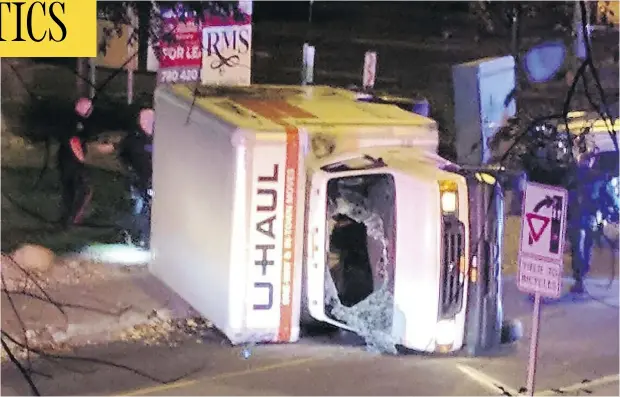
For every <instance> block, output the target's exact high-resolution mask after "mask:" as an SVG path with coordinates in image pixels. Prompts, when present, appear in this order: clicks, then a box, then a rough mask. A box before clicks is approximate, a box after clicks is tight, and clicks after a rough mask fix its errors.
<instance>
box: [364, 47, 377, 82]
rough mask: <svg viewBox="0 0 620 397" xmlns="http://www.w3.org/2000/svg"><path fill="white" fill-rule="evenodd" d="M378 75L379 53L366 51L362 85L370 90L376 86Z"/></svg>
mask: <svg viewBox="0 0 620 397" xmlns="http://www.w3.org/2000/svg"><path fill="white" fill-rule="evenodd" d="M376 77H377V53H376V52H375V51H366V54H364V73H363V75H362V87H364V90H370V89H372V88H373V87H374V86H375V79H376Z"/></svg>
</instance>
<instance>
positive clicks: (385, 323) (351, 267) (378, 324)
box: [325, 174, 397, 354]
mask: <svg viewBox="0 0 620 397" xmlns="http://www.w3.org/2000/svg"><path fill="white" fill-rule="evenodd" d="M327 195H328V197H327V200H328V203H327V204H328V210H327V222H328V225H327V226H328V227H327V230H328V234H329V235H328V242H329V247H328V250H327V251H328V254H327V263H328V267H327V270H326V274H325V313H326V315H327V316H329V317H331V318H332V319H334V320H336V321H340V322H342V323H344V324H346V325H347V326H348V327H349V328H351V329H353V330H354V331H355V332H356V333H357V334H358V335H359V336H361V337H362V338H364V340H365V341H366V344H367V345H368V348H369V349H370V350H373V351H377V352H382V353H391V354H396V346H395V345H396V343H397V342H396V341H395V340H394V338H393V337H392V317H393V311H394V308H393V306H394V303H393V280H394V266H393V258H391V257H390V255H391V253H392V252H393V251H394V250H393V248H392V247H393V244H394V242H395V238H396V236H395V228H394V222H395V212H394V210H395V204H396V203H395V188H394V180H393V178H392V177H391V176H390V175H387V174H367V175H362V176H355V177H342V178H334V179H331V180H330V181H329V183H328V186H327ZM392 256H393V254H392Z"/></svg>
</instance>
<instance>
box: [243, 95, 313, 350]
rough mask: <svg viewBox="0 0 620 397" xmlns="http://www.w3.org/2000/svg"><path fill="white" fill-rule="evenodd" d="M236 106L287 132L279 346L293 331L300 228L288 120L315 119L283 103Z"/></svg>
mask: <svg viewBox="0 0 620 397" xmlns="http://www.w3.org/2000/svg"><path fill="white" fill-rule="evenodd" d="M236 102H237V103H238V104H240V105H241V106H243V107H245V108H247V109H248V110H251V111H252V112H254V113H256V114H258V115H260V116H262V117H265V118H266V119H269V120H271V121H273V122H275V123H277V124H279V125H281V126H283V127H284V128H285V131H286V163H285V167H286V172H285V176H284V216H283V226H284V227H283V228H282V230H283V235H282V275H281V279H280V326H279V329H278V342H288V341H290V339H291V329H292V327H293V324H292V322H293V297H294V292H295V291H294V289H293V286H294V281H295V260H296V258H295V246H296V244H295V243H296V238H297V236H296V233H295V232H296V227H297V226H296V224H297V188H298V175H299V130H298V129H297V127H295V126H294V125H292V124H289V123H287V122H286V121H284V119H285V118H293V119H307V118H316V116H315V115H314V114H312V113H309V112H307V111H306V110H304V109H302V108H300V107H298V106H295V105H292V104H290V103H288V102H286V101H282V100H266V101H265V100H262V101H261V100H254V99H237V100H236Z"/></svg>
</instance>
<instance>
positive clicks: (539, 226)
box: [517, 182, 568, 396]
mask: <svg viewBox="0 0 620 397" xmlns="http://www.w3.org/2000/svg"><path fill="white" fill-rule="evenodd" d="M567 204H568V192H567V191H566V190H565V189H562V188H558V187H555V186H548V185H541V184H538V183H532V182H528V183H527V185H526V187H525V197H524V199H523V211H522V217H521V241H520V245H519V271H518V278H517V287H518V288H519V290H521V291H522V292H525V293H529V294H534V313H533V315H532V333H531V340H530V357H529V362H528V371H527V392H528V394H529V395H530V396H533V395H534V383H535V377H536V360H537V356H538V331H539V329H540V300H541V297H549V298H558V297H559V296H560V292H561V289H562V274H563V270H564V263H563V259H564V236H565V234H566V209H567Z"/></svg>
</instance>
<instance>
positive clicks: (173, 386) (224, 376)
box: [116, 357, 318, 396]
mask: <svg viewBox="0 0 620 397" xmlns="http://www.w3.org/2000/svg"><path fill="white" fill-rule="evenodd" d="M317 360H318V358H315V357H311V358H300V359H297V360H290V361H282V362H279V363H276V364H270V365H264V366H262V367H256V368H250V369H246V370H243V371H232V372H224V373H221V374H217V375H211V376H205V377H204V378H199V379H192V380H180V381H177V382H173V383H168V384H165V385H157V386H152V387H145V388H142V389H137V390H133V391H129V392H125V393H120V394H116V395H118V396H145V395H148V394H150V393H157V392H162V391H166V390H172V389H179V388H182V387H187V386H192V385H195V384H198V383H201V382H212V381H216V380H222V379H228V378H234V377H237V376H244V375H252V374H257V373H261V372H267V371H271V370H274V369H280V368H284V367H292V366H297V365H302V364H306V363H309V362H312V361H317Z"/></svg>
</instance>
